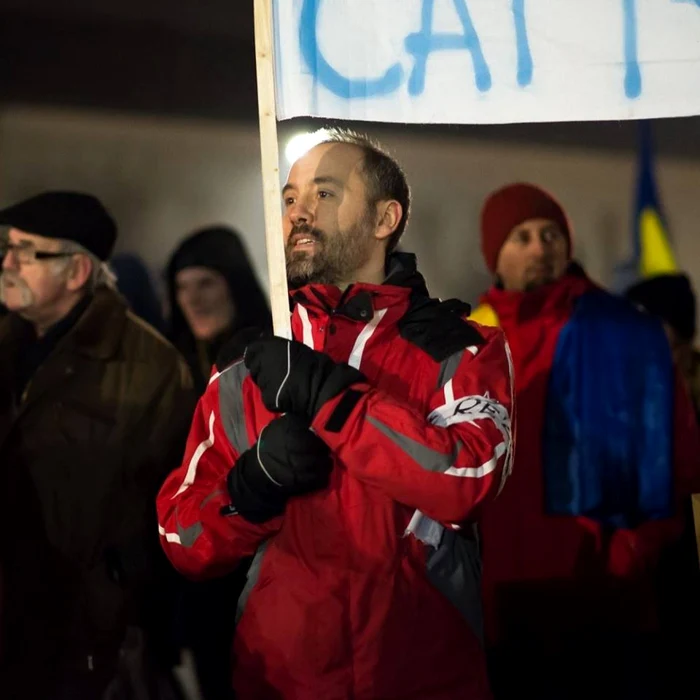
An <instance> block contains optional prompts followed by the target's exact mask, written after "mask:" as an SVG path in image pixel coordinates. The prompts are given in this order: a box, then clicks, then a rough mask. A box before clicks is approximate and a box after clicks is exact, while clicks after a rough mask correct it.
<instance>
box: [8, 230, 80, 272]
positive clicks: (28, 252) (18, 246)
mask: <svg viewBox="0 0 700 700" xmlns="http://www.w3.org/2000/svg"><path fill="white" fill-rule="evenodd" d="M10 252H11V253H14V255H15V257H16V258H17V260H18V261H19V262H20V263H21V264H22V265H31V264H32V263H35V262H36V261H37V260H53V259H54V258H67V257H70V256H71V255H73V253H67V252H56V253H52V252H48V251H46V250H37V249H36V247H35V246H34V244H33V243H30V242H29V241H22V242H21V243H10V241H9V239H8V238H6V237H4V236H0V258H4V257H5V256H6V255H7V254H8V253H10Z"/></svg>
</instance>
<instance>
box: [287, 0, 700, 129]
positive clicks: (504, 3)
mask: <svg viewBox="0 0 700 700" xmlns="http://www.w3.org/2000/svg"><path fill="white" fill-rule="evenodd" d="M275 42H276V47H275V54H276V81H277V100H278V118H279V119H289V118H291V117H297V116H304V115H310V116H318V117H329V118H337V119H346V120H368V121H385V122H410V123H453V124H460V123H461V124H478V123H507V122H548V121H570V120H576V121H579V120H605V119H640V118H651V117H674V116H687V115H693V114H700V0H275Z"/></svg>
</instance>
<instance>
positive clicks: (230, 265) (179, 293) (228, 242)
mask: <svg viewBox="0 0 700 700" xmlns="http://www.w3.org/2000/svg"><path fill="white" fill-rule="evenodd" d="M166 276H167V285H168V294H169V301H170V313H171V316H170V338H171V339H172V341H173V343H174V344H175V346H176V347H177V348H178V349H179V350H180V351H181V352H182V354H183V355H184V356H185V359H186V360H187V362H188V364H189V365H190V369H191V371H192V375H193V377H194V380H195V387H196V388H197V390H198V391H200V392H203V391H204V389H205V388H206V385H207V381H208V380H209V374H210V370H211V368H212V366H213V365H214V362H215V360H216V356H217V354H218V352H219V350H220V349H221V347H222V346H223V345H224V343H225V342H226V341H227V340H228V339H229V338H231V337H232V336H233V335H235V334H236V333H237V332H238V331H240V330H242V329H244V328H248V327H257V328H270V327H271V324H272V321H271V317H270V309H269V306H268V303H267V297H266V296H265V294H264V292H263V291H262V288H261V287H260V283H259V282H258V278H257V275H256V274H255V271H254V269H253V266H252V265H251V263H250V259H249V257H248V253H247V251H246V249H245V245H244V243H243V240H242V239H241V236H240V235H239V234H238V232H236V231H234V230H233V229H231V228H228V227H226V226H208V227H206V228H202V229H199V230H197V231H195V232H194V233H192V234H191V235H189V236H188V237H187V238H185V239H184V240H183V241H182V242H181V243H180V245H179V246H178V247H177V249H176V250H175V252H174V253H173V254H172V256H171V258H170V261H169V263H168V266H167V272H166Z"/></svg>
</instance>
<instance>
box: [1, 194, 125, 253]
mask: <svg viewBox="0 0 700 700" xmlns="http://www.w3.org/2000/svg"><path fill="white" fill-rule="evenodd" d="M0 226H10V227H12V228H16V229H19V230H20V231H24V232H25V233H33V234H35V235H37V236H44V237H45V238H63V239H65V240H68V241H74V242H75V243H79V244H80V245H81V246H83V248H85V249H86V250H89V251H90V252H91V253H93V254H94V255H95V256H96V257H98V258H99V259H100V260H107V259H108V258H109V256H110V255H111V253H112V248H114V242H115V240H116V238H117V225H116V224H115V223H114V219H113V218H112V217H111V215H110V214H109V212H108V211H107V210H106V209H105V208H104V206H103V205H102V203H101V202H100V200H99V199H97V198H96V197H93V196H92V195H89V194H83V193H81V192H42V193H41V194H38V195H36V196H34V197H30V198H29V199H25V200H24V201H23V202H19V204H15V205H13V206H11V207H8V208H7V209H3V210H2V211H0Z"/></svg>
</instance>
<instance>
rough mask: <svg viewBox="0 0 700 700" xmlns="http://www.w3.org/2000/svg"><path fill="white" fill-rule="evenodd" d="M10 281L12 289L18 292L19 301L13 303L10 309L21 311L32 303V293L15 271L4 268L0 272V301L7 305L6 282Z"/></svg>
mask: <svg viewBox="0 0 700 700" xmlns="http://www.w3.org/2000/svg"><path fill="white" fill-rule="evenodd" d="M8 282H12V283H13V285H14V291H16V292H19V295H20V303H19V306H17V305H15V306H14V308H13V309H12V311H22V310H23V309H26V308H28V307H29V306H31V305H32V304H33V303H34V294H33V293H32V290H31V289H30V288H29V286H28V285H27V283H26V282H25V281H24V280H23V279H22V278H21V277H20V276H19V275H18V274H17V273H16V272H12V271H11V270H6V271H5V272H2V273H0V303H1V304H5V306H7V292H8V290H7V286H6V285H7V283H8Z"/></svg>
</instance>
